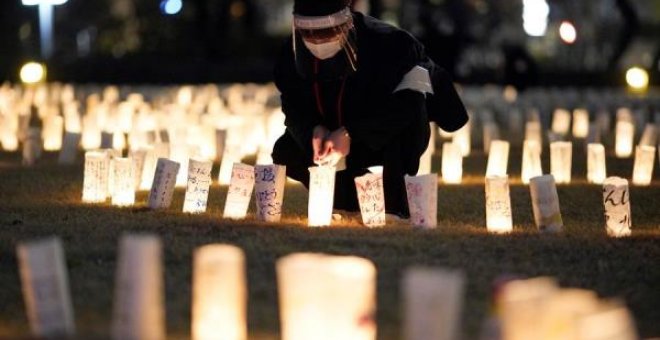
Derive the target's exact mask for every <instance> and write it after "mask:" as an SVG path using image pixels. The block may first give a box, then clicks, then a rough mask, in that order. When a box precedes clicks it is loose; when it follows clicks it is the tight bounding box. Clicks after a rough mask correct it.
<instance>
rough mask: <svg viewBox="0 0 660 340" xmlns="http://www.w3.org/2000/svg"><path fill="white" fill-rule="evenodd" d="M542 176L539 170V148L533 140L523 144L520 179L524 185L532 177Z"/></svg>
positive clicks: (541, 170) (540, 169) (541, 171)
mask: <svg viewBox="0 0 660 340" xmlns="http://www.w3.org/2000/svg"><path fill="white" fill-rule="evenodd" d="M541 175H543V169H542V168H541V146H540V145H539V144H538V142H536V141H533V140H525V141H524V142H523V155H522V169H521V175H520V178H521V180H522V182H523V183H524V184H529V180H530V179H531V178H532V177H537V176H541Z"/></svg>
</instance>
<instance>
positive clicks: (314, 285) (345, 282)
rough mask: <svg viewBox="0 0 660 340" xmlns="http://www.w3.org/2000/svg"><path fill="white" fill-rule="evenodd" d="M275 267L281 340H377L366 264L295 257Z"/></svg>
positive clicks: (371, 273)
mask: <svg viewBox="0 0 660 340" xmlns="http://www.w3.org/2000/svg"><path fill="white" fill-rule="evenodd" d="M276 267H277V287H278V293H279V306H280V321H281V332H282V340H309V339H314V340H337V339H351V340H374V339H376V323H375V320H374V318H375V312H376V268H375V267H374V265H373V263H371V262H370V261H369V260H367V259H363V258H359V257H354V256H331V255H322V254H305V253H298V254H292V255H288V256H285V257H283V258H281V259H279V260H278V261H277V265H276Z"/></svg>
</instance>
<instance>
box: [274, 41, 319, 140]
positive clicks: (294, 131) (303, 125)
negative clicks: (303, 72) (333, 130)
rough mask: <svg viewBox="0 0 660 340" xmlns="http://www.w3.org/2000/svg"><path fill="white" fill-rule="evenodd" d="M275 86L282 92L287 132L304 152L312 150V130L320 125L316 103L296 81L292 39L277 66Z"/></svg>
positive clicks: (285, 47)
mask: <svg viewBox="0 0 660 340" xmlns="http://www.w3.org/2000/svg"><path fill="white" fill-rule="evenodd" d="M274 76H275V85H276V86H277V89H278V90H279V91H280V99H281V102H282V112H283V113H284V116H285V119H284V125H286V131H287V133H289V134H290V135H291V137H293V139H294V140H295V141H296V143H297V144H298V145H299V146H300V148H301V149H302V150H309V149H311V140H312V130H313V129H314V127H315V126H316V125H318V124H320V122H321V121H320V117H318V114H316V111H315V110H314V109H313V108H314V106H313V105H314V103H313V101H311V99H310V96H306V95H305V92H306V91H305V89H302V88H300V86H301V85H300V84H302V82H300V81H294V77H297V71H296V69H295V64H294V60H293V52H292V48H291V39H287V41H286V42H285V43H284V46H283V47H282V52H281V53H280V56H279V58H278V60H277V62H276V64H275V70H274Z"/></svg>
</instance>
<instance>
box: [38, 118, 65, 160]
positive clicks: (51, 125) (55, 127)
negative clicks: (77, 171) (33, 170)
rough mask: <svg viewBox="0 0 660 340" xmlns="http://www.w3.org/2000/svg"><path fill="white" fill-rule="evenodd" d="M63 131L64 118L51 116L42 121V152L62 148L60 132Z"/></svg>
mask: <svg viewBox="0 0 660 340" xmlns="http://www.w3.org/2000/svg"><path fill="white" fill-rule="evenodd" d="M63 131H64V118H62V116H55V115H51V116H48V117H46V118H45V119H44V130H43V139H44V150H46V151H57V150H60V149H61V148H62V132H63Z"/></svg>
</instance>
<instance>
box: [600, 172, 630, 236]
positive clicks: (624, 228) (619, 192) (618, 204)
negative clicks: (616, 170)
mask: <svg viewBox="0 0 660 340" xmlns="http://www.w3.org/2000/svg"><path fill="white" fill-rule="evenodd" d="M603 205H604V207H605V229H606V231H607V234H608V235H609V236H614V237H621V236H628V235H630V228H631V226H632V221H631V216H630V191H629V189H628V180H627V179H625V178H620V177H608V178H607V179H606V180H605V182H604V183H603Z"/></svg>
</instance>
